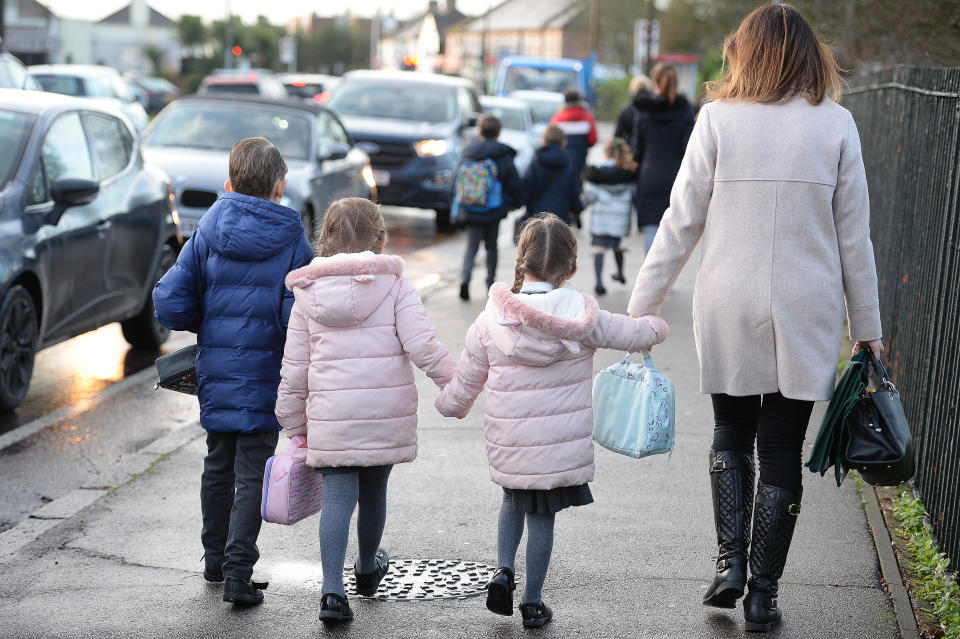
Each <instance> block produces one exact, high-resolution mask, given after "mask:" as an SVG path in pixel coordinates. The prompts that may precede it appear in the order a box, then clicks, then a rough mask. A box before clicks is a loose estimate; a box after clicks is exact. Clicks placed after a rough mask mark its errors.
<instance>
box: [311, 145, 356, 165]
mask: <svg viewBox="0 0 960 639" xmlns="http://www.w3.org/2000/svg"><path fill="white" fill-rule="evenodd" d="M348 153H350V147H349V146H348V145H346V144H343V143H342V142H334V143H333V144H329V145H327V146H325V147H323V148H321V149H320V151H319V152H318V153H317V159H318V160H320V161H321V162H323V161H324V160H342V159H343V158H345V157H347V154H348Z"/></svg>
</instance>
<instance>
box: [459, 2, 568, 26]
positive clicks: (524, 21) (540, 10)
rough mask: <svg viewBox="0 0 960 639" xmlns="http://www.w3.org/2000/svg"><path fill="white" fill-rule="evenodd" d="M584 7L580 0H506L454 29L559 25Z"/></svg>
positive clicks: (565, 22)
mask: <svg viewBox="0 0 960 639" xmlns="http://www.w3.org/2000/svg"><path fill="white" fill-rule="evenodd" d="M585 7H586V3H585V2H580V0H505V1H504V2H501V3H500V4H498V5H497V6H495V7H493V8H492V9H490V11H489V12H488V13H486V14H485V15H482V16H479V17H477V18H474V19H472V20H469V21H467V22H464V23H462V24H459V25H457V26H455V27H454V28H453V29H452V30H453V31H530V30H532V31H539V30H541V29H562V28H564V27H566V26H567V25H568V24H570V22H572V21H573V19H574V18H576V17H577V16H578V15H579V14H580V13H582V12H583V11H584V8H585Z"/></svg>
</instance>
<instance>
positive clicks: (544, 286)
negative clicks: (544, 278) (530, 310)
mask: <svg viewBox="0 0 960 639" xmlns="http://www.w3.org/2000/svg"><path fill="white" fill-rule="evenodd" d="M552 290H553V284H551V283H550V282H524V283H523V286H522V287H520V292H521V293H549V292H550V291H552Z"/></svg>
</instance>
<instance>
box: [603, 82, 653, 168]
mask: <svg viewBox="0 0 960 639" xmlns="http://www.w3.org/2000/svg"><path fill="white" fill-rule="evenodd" d="M627 90H628V93H629V95H630V100H629V101H628V102H627V103H626V104H625V105H624V106H623V108H622V109H620V113H619V114H618V115H617V125H616V128H615V129H614V132H613V137H615V138H620V139H621V140H626V141H627V142H628V143H629V144H630V150H631V151H632V152H633V153H634V155H636V152H637V141H636V139H635V138H636V135H635V131H636V130H637V129H638V128H639V123H638V122H637V121H638V120H639V119H640V118H641V117H642V116H641V113H640V111H638V110H637V108H636V107H635V106H633V99H634V96H636V95H637V93H639V92H640V91H646V92H648V93H652V92H653V82H651V81H650V78H648V77H647V76H645V75H643V74H641V75H635V76H633V79H632V80H630V86H629V87H628V89H627Z"/></svg>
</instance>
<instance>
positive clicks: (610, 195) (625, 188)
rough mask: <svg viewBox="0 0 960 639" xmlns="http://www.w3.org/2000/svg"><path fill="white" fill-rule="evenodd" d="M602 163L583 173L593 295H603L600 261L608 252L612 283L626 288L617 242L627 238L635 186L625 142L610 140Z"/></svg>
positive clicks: (628, 149) (621, 258)
mask: <svg viewBox="0 0 960 639" xmlns="http://www.w3.org/2000/svg"><path fill="white" fill-rule="evenodd" d="M603 153H604V156H605V157H606V159H605V160H604V162H603V164H601V165H600V166H591V167H589V168H588V169H587V172H586V176H585V179H586V181H587V183H586V186H585V188H584V190H583V202H584V204H592V205H593V208H591V209H590V236H591V244H592V245H593V268H594V271H596V275H597V285H596V286H595V287H594V289H593V290H594V291H595V292H596V294H597V295H604V294H606V292H607V289H606V288H605V287H604V286H603V278H602V274H603V257H604V253H606V252H607V250H608V249H613V259H614V260H615V261H616V263H617V274H616V275H614V276H613V279H614V280H615V281H617V282H620V283H621V284H626V283H627V279H626V277H625V276H624V274H623V251H622V250H621V249H620V239H621V238H623V237H626V236H627V235H629V234H630V217H631V214H632V212H633V194H634V191H635V190H636V183H637V163H636V162H634V160H633V152H632V151H631V150H630V145H629V144H627V142H626V141H625V140H621V139H620V138H613V139H612V140H610V141H609V142H607V144H606V146H605V147H604V149H603Z"/></svg>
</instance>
